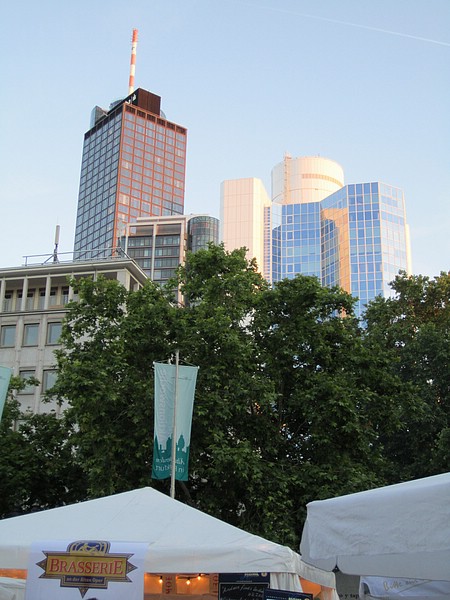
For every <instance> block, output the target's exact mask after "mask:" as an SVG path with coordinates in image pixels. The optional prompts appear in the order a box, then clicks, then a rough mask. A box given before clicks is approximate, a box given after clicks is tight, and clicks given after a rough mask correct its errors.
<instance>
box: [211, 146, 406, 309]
mask: <svg viewBox="0 0 450 600" xmlns="http://www.w3.org/2000/svg"><path fill="white" fill-rule="evenodd" d="M241 181H244V182H245V181H247V180H238V181H237V182H224V184H222V199H221V203H222V204H224V205H226V204H227V190H229V189H234V190H239V189H241V187H240V182H241ZM247 201H248V200H247V197H246V196H244V197H243V199H242V204H244V205H245V203H246V202H247ZM233 202H234V205H235V206H240V200H239V195H238V194H237V195H236V197H235V198H234V199H233ZM253 206H254V210H257V207H258V202H257V201H256V200H255V199H253ZM227 218H229V222H228V223H226V220H227ZM234 218H235V217H234V215H232V216H231V218H230V217H228V216H227V213H226V212H224V214H223V219H224V223H223V224H222V232H223V236H224V237H223V238H222V239H223V241H224V243H225V246H226V247H227V249H229V250H231V249H232V248H233V247H241V246H247V247H248V243H246V242H245V239H244V237H245V236H243V237H242V238H241V239H239V245H235V242H234V238H233V231H232V228H233V227H232V226H233V219H234ZM268 231H270V236H269V235H267V232H268ZM264 232H266V235H265V236H264V260H263V262H262V263H261V267H260V270H261V272H262V273H263V274H264V276H265V277H266V278H267V279H268V280H269V281H270V282H276V281H280V280H282V279H285V278H288V279H289V278H293V277H295V276H296V275H298V274H303V275H312V276H316V277H317V278H318V279H319V280H320V281H321V283H322V284H323V285H326V286H329V287H332V286H339V287H341V288H343V289H344V290H346V291H348V292H349V293H351V294H352V295H353V296H355V297H357V298H358V301H357V304H356V313H357V314H358V315H361V314H362V312H363V310H364V307H365V305H366V304H367V302H368V301H370V300H372V299H373V298H375V297H376V296H377V295H380V294H381V295H383V296H388V295H389V294H390V287H389V282H390V281H392V280H393V279H394V277H395V275H396V274H397V273H398V272H399V270H405V271H407V272H411V258H410V243H409V230H408V225H407V223H406V212H405V202H404V195H403V192H402V191H401V190H400V189H398V188H395V187H392V186H390V185H387V184H384V183H381V182H370V183H358V184H351V185H344V173H343V170H342V167H341V166H340V165H338V163H336V162H334V161H331V160H329V159H326V158H322V157H303V158H295V159H292V158H291V157H290V156H288V155H287V156H285V158H284V161H283V162H281V163H279V164H278V165H276V166H275V167H274V169H273V171H272V201H271V203H270V208H267V206H266V209H265V220H264V225H263V227H261V228H260V234H261V236H263V234H264ZM252 239H253V238H252V237H250V236H249V237H248V240H249V241H251V240H252Z"/></svg>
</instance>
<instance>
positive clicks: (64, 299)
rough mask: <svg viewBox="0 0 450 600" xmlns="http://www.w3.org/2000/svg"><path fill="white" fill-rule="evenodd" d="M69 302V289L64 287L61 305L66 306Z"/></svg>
mask: <svg viewBox="0 0 450 600" xmlns="http://www.w3.org/2000/svg"><path fill="white" fill-rule="evenodd" d="M68 302H69V288H68V287H63V288H62V290H61V304H63V305H64V306H65V305H66V304H68Z"/></svg>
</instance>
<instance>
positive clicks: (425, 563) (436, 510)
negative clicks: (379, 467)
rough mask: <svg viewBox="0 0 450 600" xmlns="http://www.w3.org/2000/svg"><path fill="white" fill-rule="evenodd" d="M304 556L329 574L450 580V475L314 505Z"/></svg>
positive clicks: (305, 533) (309, 508) (302, 546)
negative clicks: (331, 572)
mask: <svg viewBox="0 0 450 600" xmlns="http://www.w3.org/2000/svg"><path fill="white" fill-rule="evenodd" d="M300 551H301V554H302V559H303V560H304V561H305V562H307V563H309V564H312V565H315V566H316V567H319V568H322V569H326V570H329V571H331V570H332V569H333V568H334V567H336V566H337V567H338V568H339V569H340V570H341V571H342V572H343V573H348V574H354V575H377V576H386V577H414V578H417V579H435V580H450V473H444V474H442V475H435V476H433V477H427V478H425V479H418V480H415V481H410V482H407V483H400V484H397V485H391V486H387V487H383V488H377V489H374V490H369V491H365V492H359V493H357V494H350V495H348V496H340V497H338V498H331V499H328V500H321V501H316V502H311V503H310V504H308V505H307V519H306V523H305V527H304V529H303V535H302V541H301V544H300Z"/></svg>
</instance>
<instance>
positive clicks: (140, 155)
mask: <svg viewBox="0 0 450 600" xmlns="http://www.w3.org/2000/svg"><path fill="white" fill-rule="evenodd" d="M186 141H187V131H186V129H185V128H184V127H181V126H180V125H177V124H176V123H172V122H170V121H168V120H167V119H166V118H165V116H164V114H163V113H162V111H161V98H160V97H159V96H157V95H155V94H152V93H151V92H148V91H146V90H143V89H141V88H139V89H137V90H136V91H134V92H133V93H131V94H130V95H129V96H128V97H127V98H125V99H124V100H121V101H118V102H116V103H113V104H112V105H111V107H110V109H109V110H108V111H105V110H103V109H100V108H99V107H96V108H95V109H94V110H93V113H92V117H91V128H90V129H89V131H87V132H86V134H85V136H84V144H83V157H82V164H81V176H80V187H79V196H78V208H77V219H76V228H75V243H74V254H75V259H84V258H85V257H86V251H89V252H92V251H93V250H95V249H96V248H101V249H104V248H108V247H109V248H114V247H116V246H117V245H118V238H119V237H121V236H123V233H124V230H125V227H126V224H127V223H130V222H133V221H135V220H136V219H137V218H138V217H150V216H168V215H182V214H183V212H184V187H185V170H186Z"/></svg>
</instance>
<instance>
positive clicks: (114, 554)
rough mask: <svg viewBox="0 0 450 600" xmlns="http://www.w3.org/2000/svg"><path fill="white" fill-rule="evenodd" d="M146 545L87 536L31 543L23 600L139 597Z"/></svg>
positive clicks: (120, 599) (86, 599)
mask: <svg viewBox="0 0 450 600" xmlns="http://www.w3.org/2000/svg"><path fill="white" fill-rule="evenodd" d="M147 548H148V544H146V543H141V542H133V543H130V542H112V541H104V540H89V539H88V540H77V541H72V542H71V541H60V540H49V541H39V542H33V543H32V545H31V549H30V554H29V559H28V561H29V562H28V576H27V582H26V588H25V600H64V599H67V600H77V599H78V600H83V599H84V600H122V598H127V600H142V598H143V597H144V573H145V568H144V559H145V554H146V551H147Z"/></svg>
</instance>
